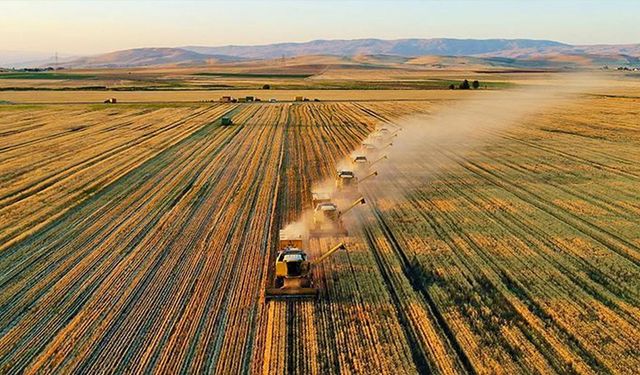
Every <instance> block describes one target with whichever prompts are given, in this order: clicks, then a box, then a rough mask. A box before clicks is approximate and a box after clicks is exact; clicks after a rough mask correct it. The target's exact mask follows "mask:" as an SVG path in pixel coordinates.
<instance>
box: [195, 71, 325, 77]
mask: <svg viewBox="0 0 640 375" xmlns="http://www.w3.org/2000/svg"><path fill="white" fill-rule="evenodd" d="M193 75H194V76H213V77H232V78H309V77H311V76H313V74H312V73H298V74H295V73H282V74H281V73H217V72H200V73H194V74H193Z"/></svg>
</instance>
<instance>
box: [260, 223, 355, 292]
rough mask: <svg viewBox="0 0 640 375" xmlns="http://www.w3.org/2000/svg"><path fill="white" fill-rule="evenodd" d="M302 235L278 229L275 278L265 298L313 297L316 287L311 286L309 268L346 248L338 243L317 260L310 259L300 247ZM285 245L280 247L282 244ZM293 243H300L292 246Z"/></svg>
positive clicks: (316, 290)
mask: <svg viewBox="0 0 640 375" xmlns="http://www.w3.org/2000/svg"><path fill="white" fill-rule="evenodd" d="M302 244H303V239H302V236H291V235H289V234H288V233H286V232H284V231H280V246H281V249H282V250H280V251H279V252H278V255H277V256H276V265H275V280H274V286H273V287H272V288H267V290H266V291H265V298H266V299H267V300H272V299H315V298H317V297H318V289H317V288H315V287H314V286H313V280H312V273H311V270H312V268H313V267H314V266H316V265H318V264H320V263H321V262H323V261H324V260H325V259H327V258H328V257H329V256H331V255H332V254H334V253H335V252H336V251H338V250H341V249H342V250H346V247H345V246H344V244H343V243H340V244H338V245H336V246H335V247H333V248H332V249H330V250H329V251H327V252H326V253H325V254H324V255H323V256H321V257H320V258H318V259H317V260H314V261H310V260H309V259H308V257H307V253H306V252H305V251H304V250H303V249H302ZM283 245H284V246H285V247H282V246H283ZM293 245H300V247H294V246H293Z"/></svg>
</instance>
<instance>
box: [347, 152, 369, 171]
mask: <svg viewBox="0 0 640 375" xmlns="http://www.w3.org/2000/svg"><path fill="white" fill-rule="evenodd" d="M351 164H353V169H355V170H356V171H360V172H361V171H366V170H367V169H369V159H367V157H366V155H356V156H355V157H354V158H353V160H352V161H351Z"/></svg>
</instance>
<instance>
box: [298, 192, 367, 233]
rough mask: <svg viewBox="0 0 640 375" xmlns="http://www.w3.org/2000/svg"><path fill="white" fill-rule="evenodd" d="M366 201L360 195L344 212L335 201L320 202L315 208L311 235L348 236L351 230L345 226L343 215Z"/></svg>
mask: <svg viewBox="0 0 640 375" xmlns="http://www.w3.org/2000/svg"><path fill="white" fill-rule="evenodd" d="M364 203H365V200H364V198H363V197H360V198H358V199H357V200H356V201H354V202H353V203H351V205H350V206H349V207H347V209H346V210H344V211H342V212H341V211H339V210H338V205H337V204H335V203H333V202H321V203H318V204H317V205H316V208H315V209H314V210H313V227H312V228H311V230H309V237H311V238H315V237H326V236H348V235H349V231H347V228H346V227H345V226H344V223H343V222H342V217H343V216H344V214H346V213H347V212H349V211H351V210H352V209H353V208H354V207H355V206H357V205H359V204H364Z"/></svg>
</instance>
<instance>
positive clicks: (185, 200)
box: [0, 96, 640, 374]
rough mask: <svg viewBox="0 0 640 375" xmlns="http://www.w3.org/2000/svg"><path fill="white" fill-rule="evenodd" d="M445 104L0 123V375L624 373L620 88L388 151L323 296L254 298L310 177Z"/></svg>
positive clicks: (147, 113) (634, 146)
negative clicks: (402, 153) (467, 133)
mask: <svg viewBox="0 0 640 375" xmlns="http://www.w3.org/2000/svg"><path fill="white" fill-rule="evenodd" d="M444 105H445V103H441V102H438V103H432V102H427V101H420V102H392V101H387V102H375V103H374V102H368V103H358V102H352V103H278V104H248V105H235V104H234V105H182V106H177V107H172V108H163V107H162V106H148V107H145V106H144V105H140V106H122V107H119V106H115V107H108V106H105V107H96V106H83V105H73V106H68V107H65V108H60V107H58V106H42V107H40V106H35V107H30V108H22V109H21V108H20V107H16V108H15V109H10V110H3V111H2V117H1V118H0V134H1V135H2V143H1V144H0V160H1V163H0V168H2V170H1V174H0V176H1V180H0V238H1V240H0V271H1V272H0V286H1V289H0V290H1V292H0V293H1V294H0V329H1V332H0V366H1V367H0V368H1V370H0V372H3V373H11V372H21V371H25V372H27V373H33V372H53V371H58V372H76V373H98V372H129V371H131V372H145V371H160V372H163V373H179V372H191V373H205V372H209V373H237V372H253V373H259V372H263V373H285V372H297V373H317V374H325V373H355V372H359V373H389V374H397V373H416V372H422V373H425V372H429V371H430V372H434V373H448V374H454V373H465V372H466V373H535V372H538V373H550V372H557V373H567V372H572V371H575V372H578V373H634V372H636V371H635V370H636V369H638V368H640V359H639V358H640V352H639V351H638V348H639V347H640V330H639V328H638V327H639V326H640V322H639V321H640V306H639V304H640V298H638V297H639V296H638V295H639V287H640V268H639V267H638V265H639V262H640V231H639V230H638V228H637V223H638V221H639V218H640V194H639V192H638V188H637V186H638V183H639V182H640V181H639V180H640V167H639V166H638V163H637V160H640V151H639V150H640V149H639V147H638V146H639V145H640V136H639V135H638V134H640V133H638V130H640V129H639V127H640V112H638V106H639V105H640V101H639V100H638V99H634V98H610V97H594V96H585V97H582V98H580V99H579V100H577V101H576V102H575V103H573V104H572V105H571V106H569V107H554V108H550V109H548V110H547V111H546V112H545V113H544V114H543V115H540V116H537V117H535V118H527V119H523V120H522V121H521V122H520V123H518V124H517V126H514V127H511V128H505V129H487V130H482V129H480V131H479V132H476V133H474V137H479V138H483V139H484V140H485V142H484V143H478V144H479V146H478V147H476V148H473V149H468V148H462V149H464V150H465V151H464V152H462V151H457V150H459V149H460V148H458V147H457V146H458V145H457V144H456V143H466V142H467V141H468V140H460V139H454V140H451V142H449V143H446V142H437V143H436V142H432V143H429V142H427V143H425V144H424V147H421V148H418V149H417V151H416V152H415V153H414V154H413V156H412V157H411V158H406V157H405V158H400V157H399V158H397V159H396V160H395V161H394V160H393V153H391V154H390V156H391V159H390V160H389V161H388V162H386V164H385V165H384V167H382V169H381V171H380V172H381V176H380V177H381V178H380V180H379V181H375V182H374V181H371V182H369V183H363V184H362V191H363V193H364V194H365V196H366V197H367V198H368V202H369V203H368V204H367V205H365V206H363V207H361V208H359V209H358V210H357V211H356V212H355V215H354V217H352V218H351V219H352V220H351V223H350V227H351V229H352V230H351V234H352V235H351V237H349V238H344V239H343V240H346V241H347V242H348V245H349V251H348V252H346V253H340V254H338V255H336V256H334V257H333V258H331V259H330V260H328V261H327V262H325V263H324V264H323V265H322V266H321V267H319V268H317V269H316V270H315V271H314V272H315V279H316V280H317V282H318V284H319V286H320V287H321V295H320V299H319V300H318V301H317V302H300V301H298V302H268V303H266V302H265V301H264V298H263V295H262V294H263V289H264V287H266V286H268V285H270V284H271V282H272V276H271V273H270V272H271V271H272V270H271V268H272V263H273V255H274V254H275V251H276V250H277V249H276V243H277V238H276V236H277V230H278V229H279V228H281V227H282V226H284V225H285V224H287V223H289V222H291V221H294V220H296V218H297V217H298V216H299V215H300V213H301V212H302V211H303V210H305V209H307V208H309V206H310V199H311V189H312V186H313V185H314V184H315V183H318V182H320V181H322V180H323V179H325V178H327V177H328V176H331V175H332V173H333V171H334V170H335V165H336V164H337V163H339V162H340V160H341V159H342V158H343V157H344V156H346V155H348V154H349V153H350V152H351V151H352V150H354V149H355V148H356V147H357V146H358V145H359V143H360V141H361V140H362V139H364V138H365V137H366V136H367V135H368V134H369V133H370V132H371V131H372V130H373V129H374V127H375V126H376V125H378V124H380V123H384V122H397V121H401V119H402V118H406V117H407V116H411V115H415V114H417V113H421V114H425V115H427V116H429V115H430V114H433V113H437V112H438V111H439V107H440V106H444ZM586 111H588V116H586V117H585V116H584V113H585V112H586ZM224 114H231V115H232V116H233V118H234V121H235V123H236V124H237V125H234V126H231V127H222V126H220V124H219V119H220V118H221V117H222V116H223V115H224ZM487 139H488V140H489V141H486V140H487ZM417 171H419V172H417ZM338 240H340V239H339V238H327V239H321V240H320V239H315V240H312V241H311V244H310V249H309V250H310V252H311V255H312V256H318V255H319V254H320V253H321V252H322V251H324V250H325V249H327V248H328V247H330V246H331V245H333V244H334V243H335V242H337V241H338Z"/></svg>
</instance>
